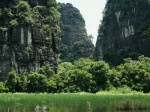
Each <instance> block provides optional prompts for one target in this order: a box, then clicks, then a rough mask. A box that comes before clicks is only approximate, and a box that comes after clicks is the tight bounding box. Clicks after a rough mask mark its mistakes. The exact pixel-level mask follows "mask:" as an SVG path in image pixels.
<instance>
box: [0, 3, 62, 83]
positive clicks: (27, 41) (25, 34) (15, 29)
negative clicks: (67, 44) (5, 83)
mask: <svg viewBox="0 0 150 112" xmlns="http://www.w3.org/2000/svg"><path fill="white" fill-rule="evenodd" d="M59 18H60V14H59V13H58V12H57V9H56V2H55V0H52V1H45V2H44V1H41V0H36V2H33V1H32V0H25V1H20V0H12V1H10V0H2V1H1V2H0V80H5V79H6V77H7V74H8V72H10V71H11V70H15V71H16V72H17V73H18V74H28V73H29V72H31V71H37V70H38V69H39V68H40V67H41V66H43V65H45V64H50V65H51V67H52V68H53V69H54V70H55V72H56V71H57V59H58V52H59V40H60V38H59V34H60V29H59Z"/></svg>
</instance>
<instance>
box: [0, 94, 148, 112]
mask: <svg viewBox="0 0 150 112" xmlns="http://www.w3.org/2000/svg"><path fill="white" fill-rule="evenodd" d="M149 101H150V94H109V93H104V94H90V93H61V94H47V93H44V94H34V93H33V94H28V93H14V94H11V93H1V94H0V107H15V106H22V107H23V106H27V107H29V106H30V107H36V105H41V106H42V105H47V106H48V107H49V108H50V109H52V108H53V109H54V107H57V108H59V107H61V108H63V107H65V108H69V109H73V110H75V109H76V110H77V109H79V111H81V110H82V109H83V110H87V111H91V112H92V111H96V110H102V109H103V110H145V109H147V110H148V109H149V110H150V102H149Z"/></svg>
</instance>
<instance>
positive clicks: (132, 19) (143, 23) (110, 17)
mask: <svg viewBox="0 0 150 112" xmlns="http://www.w3.org/2000/svg"><path fill="white" fill-rule="evenodd" d="M149 10H150V2H149V0H107V3H106V6H105V9H104V12H103V20H102V22H101V24H100V26H99V31H98V38H97V43H96V48H95V52H94V57H95V58H96V59H97V60H99V59H104V60H106V61H108V62H110V63H112V64H114V65H117V64H120V62H122V60H123V59H124V58H128V57H131V58H135V59H136V57H138V56H139V55H145V56H150V44H149V43H150V33H149V32H150V12H149Z"/></svg>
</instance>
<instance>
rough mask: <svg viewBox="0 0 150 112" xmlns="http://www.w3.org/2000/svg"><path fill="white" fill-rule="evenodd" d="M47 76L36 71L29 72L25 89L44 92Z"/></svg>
mask: <svg viewBox="0 0 150 112" xmlns="http://www.w3.org/2000/svg"><path fill="white" fill-rule="evenodd" d="M47 85H48V84H47V77H46V76H45V75H43V74H39V73H37V72H33V73H30V74H29V76H28V85H27V89H28V91H29V92H46V91H47Z"/></svg>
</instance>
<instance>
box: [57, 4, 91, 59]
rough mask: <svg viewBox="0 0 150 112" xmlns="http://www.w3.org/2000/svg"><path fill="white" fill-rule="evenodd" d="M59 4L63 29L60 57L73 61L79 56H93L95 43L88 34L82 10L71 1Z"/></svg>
mask: <svg viewBox="0 0 150 112" xmlns="http://www.w3.org/2000/svg"><path fill="white" fill-rule="evenodd" d="M58 6H59V7H60V9H59V12H60V13H61V19H60V26H61V31H62V38H61V43H60V53H61V54H60V59H61V60H62V61H71V62H73V61H74V60H76V59H78V58H91V57H92V54H93V51H94V45H93V43H92V41H91V38H90V36H88V35H87V31H86V29H85V21H84V19H83V17H82V15H81V13H80V11H79V10H78V9H77V8H75V7H74V6H73V5H72V4H70V3H66V4H64V3H59V4H58Z"/></svg>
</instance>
